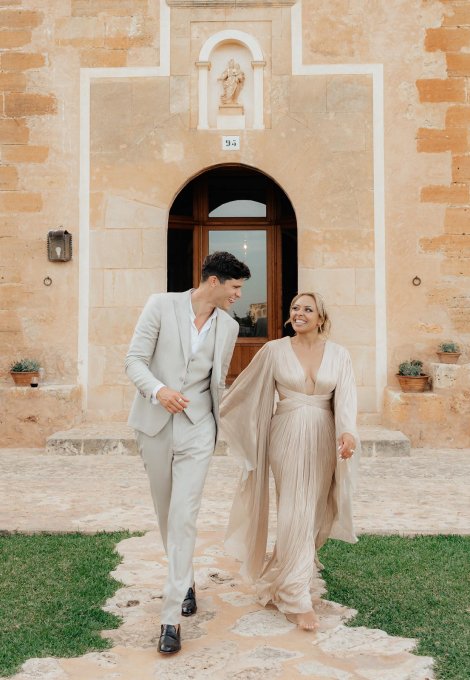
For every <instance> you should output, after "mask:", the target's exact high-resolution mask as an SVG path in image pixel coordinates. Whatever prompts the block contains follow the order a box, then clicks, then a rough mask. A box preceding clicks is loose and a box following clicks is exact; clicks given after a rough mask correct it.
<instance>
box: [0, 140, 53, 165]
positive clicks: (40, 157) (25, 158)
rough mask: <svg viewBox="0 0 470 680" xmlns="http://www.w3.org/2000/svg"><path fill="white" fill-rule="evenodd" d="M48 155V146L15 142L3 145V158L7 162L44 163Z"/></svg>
mask: <svg viewBox="0 0 470 680" xmlns="http://www.w3.org/2000/svg"><path fill="white" fill-rule="evenodd" d="M48 155H49V147H48V146H26V145H24V144H14V145H11V146H3V147H2V159H3V160H4V161H5V162H7V163H8V162H10V163H44V161H45V160H46V159H47V157H48Z"/></svg>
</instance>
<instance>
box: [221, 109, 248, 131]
mask: <svg viewBox="0 0 470 680" xmlns="http://www.w3.org/2000/svg"><path fill="white" fill-rule="evenodd" d="M217 129H218V130H244V129H245V112H244V109H243V106H241V105H240V104H221V105H220V106H219V114H218V116H217Z"/></svg>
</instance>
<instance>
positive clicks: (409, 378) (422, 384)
mask: <svg viewBox="0 0 470 680" xmlns="http://www.w3.org/2000/svg"><path fill="white" fill-rule="evenodd" d="M397 378H398V382H399V383H400V387H401V389H402V391H403V392H424V390H425V389H426V387H427V384H428V380H429V376H428V375H424V374H423V375H398V373H397Z"/></svg>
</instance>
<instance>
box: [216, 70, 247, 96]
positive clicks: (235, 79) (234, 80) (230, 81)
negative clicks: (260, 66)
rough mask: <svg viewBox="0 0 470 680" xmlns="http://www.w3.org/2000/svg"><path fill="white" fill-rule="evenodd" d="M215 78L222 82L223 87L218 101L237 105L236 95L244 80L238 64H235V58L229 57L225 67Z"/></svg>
mask: <svg viewBox="0 0 470 680" xmlns="http://www.w3.org/2000/svg"><path fill="white" fill-rule="evenodd" d="M217 80H220V81H221V82H222V87H223V88H224V91H223V93H222V94H221V95H220V103H221V104H222V105H223V106H224V105H225V106H227V105H228V106H237V105H238V95H239V93H240V90H241V89H242V87H243V84H244V82H245V74H244V73H243V71H242V70H241V68H240V64H237V63H236V61H235V59H230V61H229V62H228V64H227V68H226V69H225V71H224V72H223V73H222V75H221V76H220V77H219V78H217Z"/></svg>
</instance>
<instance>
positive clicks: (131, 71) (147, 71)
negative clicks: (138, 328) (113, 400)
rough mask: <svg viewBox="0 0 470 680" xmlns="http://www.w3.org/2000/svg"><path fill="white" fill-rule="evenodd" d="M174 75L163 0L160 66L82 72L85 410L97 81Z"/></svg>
mask: <svg viewBox="0 0 470 680" xmlns="http://www.w3.org/2000/svg"><path fill="white" fill-rule="evenodd" d="M169 75H170V8H169V6H168V5H167V4H166V1H165V0H160V66H149V67H146V66H143V67H139V66H129V67H127V66H123V67H118V68H82V69H80V180H79V182H80V186H79V197H80V202H79V207H78V212H79V232H80V239H79V249H78V251H79V263H78V349H77V356H78V366H77V371H78V384H79V386H80V387H81V388H82V409H83V411H85V410H86V408H87V404H88V369H89V351H88V331H89V315H90V143H91V138H90V92H91V81H92V80H94V79H97V78H155V77H168V76H169Z"/></svg>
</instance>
